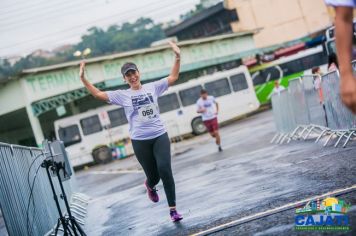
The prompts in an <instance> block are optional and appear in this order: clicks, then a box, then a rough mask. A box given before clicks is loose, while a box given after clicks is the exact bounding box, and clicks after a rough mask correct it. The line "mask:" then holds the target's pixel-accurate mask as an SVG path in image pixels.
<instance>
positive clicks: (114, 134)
mask: <svg viewBox="0 0 356 236" xmlns="http://www.w3.org/2000/svg"><path fill="white" fill-rule="evenodd" d="M203 88H204V89H206V90H207V91H208V93H209V95H213V96H214V97H216V100H217V102H218V103H219V110H220V112H219V116H218V120H219V122H224V121H227V120H230V119H233V118H235V117H237V116H240V115H243V114H247V113H250V112H253V111H255V110H257V109H258V108H259V106H260V103H259V101H258V99H257V97H256V94H255V90H254V87H253V83H252V79H251V76H250V74H249V72H248V70H247V67H245V66H240V67H238V68H236V69H232V70H227V71H222V72H216V73H214V74H212V75H207V76H203V77H200V78H198V79H192V80H189V81H188V82H186V83H182V84H178V85H175V86H171V87H169V89H168V91H167V92H165V94H164V95H163V96H161V97H159V98H158V105H159V110H160V114H161V118H162V119H163V121H164V122H165V125H166V128H167V132H168V135H169V136H170V137H171V138H172V137H176V136H180V135H183V134H188V133H194V134H196V135H198V134H202V133H204V132H205V131H206V129H205V127H204V125H203V122H202V120H201V118H200V115H199V114H198V113H197V112H196V110H197V108H196V101H197V100H198V98H199V96H200V91H201V89H203ZM54 125H55V132H56V136H57V138H58V139H60V140H62V141H63V142H64V144H65V146H66V150H67V152H68V153H69V156H70V159H71V162H72V165H73V166H79V165H83V164H86V163H89V162H93V161H94V160H96V161H99V162H100V160H103V159H105V158H103V157H98V156H97V155H94V156H92V152H93V149H94V148H95V147H97V146H100V145H110V144H112V143H114V142H115V141H117V140H122V139H126V140H128V137H129V126H128V123H127V119H126V116H125V113H124V109H123V108H122V107H118V106H113V105H108V106H104V107H100V108H97V109H95V110H90V111H87V112H84V113H81V114H78V115H74V116H71V117H67V118H63V119H60V120H57V121H55V123H54ZM126 144H127V145H126V146H125V148H127V149H129V150H128V151H126V152H127V154H132V152H133V151H132V147H131V145H130V143H129V142H126ZM107 158H111V157H109V156H108V157H107Z"/></svg>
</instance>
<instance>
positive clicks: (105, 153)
mask: <svg viewBox="0 0 356 236" xmlns="http://www.w3.org/2000/svg"><path fill="white" fill-rule="evenodd" d="M93 158H94V160H95V162H96V163H99V164H105V163H108V162H110V161H111V160H112V156H111V150H110V148H109V147H107V146H102V147H99V148H96V149H94V150H93Z"/></svg>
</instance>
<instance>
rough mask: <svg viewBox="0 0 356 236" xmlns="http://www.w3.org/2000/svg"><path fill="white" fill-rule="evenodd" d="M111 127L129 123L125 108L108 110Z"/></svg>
mask: <svg viewBox="0 0 356 236" xmlns="http://www.w3.org/2000/svg"><path fill="white" fill-rule="evenodd" d="M108 115H109V119H110V123H111V127H116V126H119V125H124V124H127V118H126V115H125V110H124V108H122V107H121V108H119V109H115V110H111V111H108Z"/></svg>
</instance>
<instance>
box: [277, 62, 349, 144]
mask: <svg viewBox="0 0 356 236" xmlns="http://www.w3.org/2000/svg"><path fill="white" fill-rule="evenodd" d="M353 67H354V68H356V66H355V62H353ZM339 83H340V77H339V73H338V71H333V72H329V73H327V74H325V75H322V76H320V75H305V76H302V77H300V78H296V79H293V80H291V81H290V84H289V87H288V90H285V91H281V92H278V93H275V94H273V95H272V107H273V116H274V120H275V124H276V129H277V134H276V135H275V136H274V137H273V139H272V141H271V142H276V143H283V142H284V141H285V140H286V138H288V142H290V141H291V140H293V139H304V140H305V139H308V138H315V139H316V141H315V142H318V141H319V140H320V139H322V138H324V137H326V141H325V143H324V146H326V145H327V144H328V143H329V141H330V140H332V139H333V138H336V139H335V140H336V141H335V144H334V146H335V147H336V146H338V145H339V143H340V142H342V141H344V142H343V147H345V146H346V145H347V143H348V142H349V141H350V140H351V139H353V138H355V136H356V116H355V115H353V114H352V112H351V111H349V110H348V109H347V108H346V106H345V105H344V104H343V103H342V101H341V97H340V91H339Z"/></svg>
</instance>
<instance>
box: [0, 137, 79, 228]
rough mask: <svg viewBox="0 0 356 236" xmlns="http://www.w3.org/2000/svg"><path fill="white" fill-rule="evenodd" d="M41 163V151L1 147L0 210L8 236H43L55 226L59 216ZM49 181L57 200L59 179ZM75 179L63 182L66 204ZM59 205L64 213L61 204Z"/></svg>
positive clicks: (20, 147)
mask: <svg viewBox="0 0 356 236" xmlns="http://www.w3.org/2000/svg"><path fill="white" fill-rule="evenodd" d="M44 159H45V155H44V151H43V150H42V149H39V148H29V147H23V146H17V145H10V144H6V143H0V207H1V211H2V213H3V217H4V221H5V224H6V228H7V231H8V233H9V235H45V234H46V233H48V232H49V231H51V229H53V228H54V226H55V225H56V224H57V220H58V218H59V214H58V211H57V208H56V205H55V202H54V200H53V193H52V191H51V187H50V184H49V179H48V176H47V173H46V171H45V169H44V168H42V167H41V163H42V162H43V160H44ZM51 178H52V180H53V184H54V187H55V189H56V193H57V195H58V196H59V194H60V186H59V182H58V179H57V178H56V177H51ZM74 178H75V177H74V175H73V176H72V177H71V179H70V180H68V181H65V182H63V187H64V189H65V193H66V195H67V198H68V200H70V199H71V197H72V194H73V181H74ZM59 203H60V208H61V210H62V212H63V213H66V208H65V205H64V202H63V201H61V200H60V201H59Z"/></svg>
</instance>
